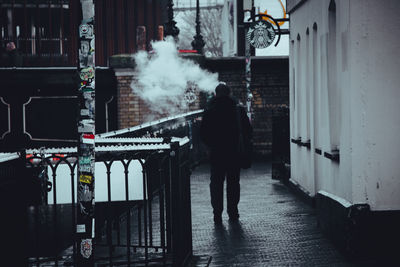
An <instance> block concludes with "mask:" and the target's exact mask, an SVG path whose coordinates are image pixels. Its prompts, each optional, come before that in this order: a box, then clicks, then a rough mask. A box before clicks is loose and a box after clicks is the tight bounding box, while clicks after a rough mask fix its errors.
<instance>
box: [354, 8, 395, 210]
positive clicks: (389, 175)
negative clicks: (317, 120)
mask: <svg viewBox="0 0 400 267" xmlns="http://www.w3.org/2000/svg"><path fill="white" fill-rule="evenodd" d="M350 9H351V14H352V15H351V17H350V33H351V34H350V35H349V39H350V43H351V46H350V51H349V59H350V64H351V80H350V85H351V88H352V94H351V101H352V112H351V124H352V143H353V147H352V149H353V153H352V162H353V198H354V201H355V202H357V203H368V204H370V206H371V208H372V209H373V210H399V209H400V180H399V178H400V141H399V140H400V139H399V136H400V105H399V101H400V88H399V87H400V72H399V71H400V59H399V56H398V54H399V51H400V39H399V36H400V17H399V16H398V11H399V10H400V1H398V0H385V1H377V0H352V1H351V6H350Z"/></svg>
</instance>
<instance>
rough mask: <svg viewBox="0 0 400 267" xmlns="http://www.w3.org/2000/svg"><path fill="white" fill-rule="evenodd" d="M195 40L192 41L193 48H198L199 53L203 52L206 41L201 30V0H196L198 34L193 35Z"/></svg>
mask: <svg viewBox="0 0 400 267" xmlns="http://www.w3.org/2000/svg"><path fill="white" fill-rule="evenodd" d="M193 38H194V40H193V41H192V47H193V49H195V50H197V53H198V54H203V47H204V45H205V42H204V40H203V36H202V35H201V30H200V6H199V0H197V1H196V35H195V36H193Z"/></svg>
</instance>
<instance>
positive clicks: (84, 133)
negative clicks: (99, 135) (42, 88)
mask: <svg viewBox="0 0 400 267" xmlns="http://www.w3.org/2000/svg"><path fill="white" fill-rule="evenodd" d="M81 5H82V22H81V24H80V26H79V62H78V64H79V65H78V70H79V77H80V85H79V92H78V99H79V115H78V117H79V119H78V136H79V137H78V181H77V192H78V194H77V197H78V203H77V204H78V211H77V221H76V246H77V249H78V257H77V266H94V248H93V246H94V244H93V239H94V237H95V236H94V234H95V221H94V206H95V201H94V199H95V198H94V184H95V183H94V181H95V177H94V174H95V169H94V166H95V150H94V148H95V143H94V134H95V54H94V48H95V47H94V42H95V39H94V37H95V35H94V4H93V0H81Z"/></svg>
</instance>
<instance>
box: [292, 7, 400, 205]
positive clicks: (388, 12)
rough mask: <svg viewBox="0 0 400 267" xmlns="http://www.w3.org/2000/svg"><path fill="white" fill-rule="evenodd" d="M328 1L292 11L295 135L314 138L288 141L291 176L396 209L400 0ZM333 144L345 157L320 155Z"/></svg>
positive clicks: (314, 188)
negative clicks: (307, 144)
mask: <svg viewBox="0 0 400 267" xmlns="http://www.w3.org/2000/svg"><path fill="white" fill-rule="evenodd" d="M330 2H331V1H330V0H308V1H305V2H304V3H303V4H302V5H300V6H299V7H298V8H297V9H296V10H295V11H294V12H293V13H291V23H290V25H291V26H290V40H291V45H290V77H291V78H290V109H291V113H290V115H291V117H290V130H291V138H294V139H297V138H299V137H301V138H302V141H304V140H306V139H308V138H309V139H310V140H311V150H308V149H306V148H305V147H301V146H298V145H296V144H293V143H291V166H292V167H291V176H292V177H291V179H293V180H294V181H295V182H297V183H298V184H299V185H300V186H301V187H302V188H304V189H305V190H306V191H308V192H309V193H310V195H315V194H316V193H317V192H318V191H325V192H328V193H330V194H333V195H335V196H336V197H340V198H342V199H344V200H347V201H348V202H350V203H351V204H358V203H366V204H369V205H370V206H371V209H372V210H399V209H400V180H399V178H400V177H399V176H400V139H399V136H400V104H399V100H400V88H399V87H400V72H399V70H400V59H399V58H398V56H397V55H398V53H399V51H400V39H399V37H398V36H400V17H399V16H398V15H397V12H398V10H400V1H398V0H385V1H379V0H336V1H335V4H336V11H335V12H333V11H329V4H330ZM334 16H336V17H334ZM332 22H334V23H332ZM307 28H308V29H309V31H308V34H307V33H306V31H307ZM298 36H299V39H300V40H298ZM315 148H319V149H321V150H322V155H318V154H316V153H315ZM335 149H338V150H339V151H340V163H336V162H334V161H331V160H330V159H328V158H326V157H324V156H323V153H324V152H331V151H332V150H335Z"/></svg>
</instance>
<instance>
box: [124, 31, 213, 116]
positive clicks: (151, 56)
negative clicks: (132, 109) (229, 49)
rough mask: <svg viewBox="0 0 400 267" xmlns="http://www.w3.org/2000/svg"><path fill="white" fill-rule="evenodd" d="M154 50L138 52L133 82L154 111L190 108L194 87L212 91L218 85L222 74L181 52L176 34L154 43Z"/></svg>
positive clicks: (164, 113) (177, 110)
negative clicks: (183, 56) (201, 66)
mask: <svg viewBox="0 0 400 267" xmlns="http://www.w3.org/2000/svg"><path fill="white" fill-rule="evenodd" d="M152 47H153V51H152V52H151V53H148V52H146V51H140V52H138V53H136V54H135V55H134V59H135V62H136V71H137V80H134V81H133V82H132V84H131V87H132V90H133V93H134V94H136V95H138V96H139V97H140V98H141V99H143V100H144V101H145V102H146V103H147V105H148V106H149V108H150V109H151V111H152V112H154V114H148V119H150V118H151V117H152V115H156V114H163V115H166V116H169V115H175V114H179V113H183V112H187V111H188V108H189V104H190V102H191V100H193V92H192V91H193V90H189V91H188V87H191V88H192V89H193V88H195V91H198V92H206V93H211V92H213V91H214V89H215V87H216V86H217V85H218V74H216V73H210V72H208V71H206V70H203V69H201V68H200V66H199V65H198V64H196V63H195V62H193V61H192V60H189V59H184V58H182V57H180V56H179V53H178V49H177V47H176V44H175V42H174V41H173V39H172V38H167V39H166V41H159V42H153V43H152Z"/></svg>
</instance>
